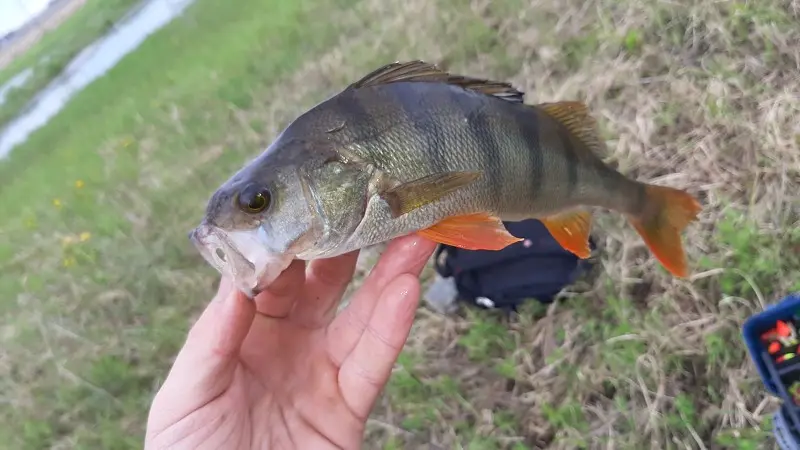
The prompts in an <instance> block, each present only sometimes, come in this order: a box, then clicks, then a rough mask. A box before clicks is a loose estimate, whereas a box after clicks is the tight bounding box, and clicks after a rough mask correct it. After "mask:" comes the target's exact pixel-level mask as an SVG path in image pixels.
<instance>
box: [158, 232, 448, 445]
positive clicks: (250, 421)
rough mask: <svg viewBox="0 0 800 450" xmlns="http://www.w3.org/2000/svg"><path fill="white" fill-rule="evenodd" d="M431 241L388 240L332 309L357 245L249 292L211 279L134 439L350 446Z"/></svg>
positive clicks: (384, 377)
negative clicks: (346, 299) (209, 297)
mask: <svg viewBox="0 0 800 450" xmlns="http://www.w3.org/2000/svg"><path fill="white" fill-rule="evenodd" d="M435 247H436V244H435V243H433V242H431V241H428V240H425V239H422V238H420V237H417V236H414V235H412V236H405V237H402V238H399V239H396V240H394V241H393V242H391V243H390V244H389V245H388V247H387V249H386V251H385V252H384V253H383V255H381V258H380V260H379V261H378V263H377V265H376V266H375V267H374V268H373V269H372V271H371V273H370V274H369V276H368V277H367V278H366V279H365V281H364V283H363V285H362V286H361V287H360V288H359V289H358V291H356V292H355V294H354V295H353V297H352V299H351V302H350V304H349V305H348V306H347V307H346V308H345V309H344V310H343V311H342V312H341V313H340V314H339V315H338V316H337V315H336V310H337V306H338V304H339V301H340V300H341V298H342V296H343V294H344V291H345V289H346V288H347V285H348V283H349V282H350V280H351V278H352V276H353V273H354V270H355V264H356V259H357V255H358V253H357V252H353V253H349V254H347V255H342V256H339V257H336V258H331V259H327V260H317V261H312V262H311V263H309V264H308V266H309V267H308V271H306V270H305V266H306V264H305V262H304V261H299V260H296V261H294V262H292V264H291V265H290V266H289V268H287V269H286V271H284V272H283V273H282V274H281V275H280V276H279V277H278V278H277V279H276V280H275V281H274V282H273V284H272V285H271V286H270V287H269V288H268V289H267V290H266V291H264V292H262V293H260V294H259V295H258V296H256V298H255V301H251V300H248V299H247V297H246V296H244V295H243V294H241V293H239V292H238V291H237V290H235V289H234V288H233V285H232V284H231V282H230V281H229V280H227V279H223V280H222V282H221V284H220V288H219V292H218V293H217V295H216V297H215V298H214V300H213V301H212V302H211V303H210V304H209V305H208V307H207V308H206V310H205V311H204V312H203V314H202V315H201V316H200V318H199V319H198V320H197V322H196V323H195V325H194V326H193V327H192V329H191V330H190V331H189V334H188V337H187V339H186V342H185V344H184V346H183V348H182V349H181V351H180V352H179V353H178V356H177V358H176V359H175V362H174V364H173V366H172V369H171V370H170V373H169V375H168V376H167V379H166V380H165V381H164V384H163V385H162V386H161V389H160V390H159V391H158V393H157V394H156V396H155V398H154V400H153V403H152V405H151V408H150V414H149V417H148V422H147V433H146V436H145V448H148V449H156V448H159V449H160V448H171V449H172V448H192V449H195V448H215V449H216V448H235V449H240V448H241V449H245V448H247V449H249V448H269V449H295V448H300V449H303V450H317V449H357V448H360V447H361V441H362V439H363V434H364V428H365V425H366V421H367V417H368V416H369V413H370V411H371V409H372V407H373V406H374V404H375V401H376V399H377V397H378V395H379V394H380V392H381V391H382V390H383V387H384V386H385V385H386V382H387V381H388V379H389V375H390V373H391V369H392V366H393V364H394V362H395V361H396V359H397V357H398V355H399V353H400V351H401V349H402V347H403V345H404V344H405V341H406V338H407V337H408V334H409V332H410V329H411V324H412V322H413V319H414V313H415V310H416V307H417V304H418V303H419V297H420V285H419V274H420V272H421V271H422V268H423V267H424V265H425V263H426V261H427V260H428V258H429V257H430V255H431V254H432V253H433V251H434V249H435Z"/></svg>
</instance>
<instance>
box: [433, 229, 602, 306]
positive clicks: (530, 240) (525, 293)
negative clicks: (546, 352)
mask: <svg viewBox="0 0 800 450" xmlns="http://www.w3.org/2000/svg"><path fill="white" fill-rule="evenodd" d="M504 224H505V226H506V228H507V229H508V231H509V232H510V233H511V234H513V235H514V236H517V237H521V238H524V240H523V241H520V242H517V243H515V244H512V245H509V246H508V247H506V248H504V249H502V250H499V251H491V250H464V249H461V248H457V247H452V246H449V245H444V244H442V245H440V246H439V247H438V248H437V249H436V252H435V254H434V258H435V260H434V261H435V268H436V272H437V273H438V274H439V276H440V277H444V278H450V277H452V281H454V284H455V290H456V291H457V300H459V301H466V302H469V303H472V304H474V305H476V306H479V307H481V308H504V309H510V310H513V311H516V309H517V307H518V306H519V305H520V304H521V303H522V302H524V301H525V300H528V299H536V300H538V301H539V302H542V303H551V302H552V301H553V300H554V297H555V295H556V294H558V293H559V292H560V291H561V290H562V289H563V288H564V287H565V286H567V285H569V284H571V283H573V282H574V281H575V280H576V279H577V278H578V276H579V275H580V274H581V273H582V272H583V271H585V270H588V269H589V268H590V262H589V260H581V259H580V258H578V257H577V256H575V255H574V254H572V253H570V252H569V251H567V250H565V249H564V248H563V247H561V245H560V244H559V243H558V242H556V240H555V239H553V237H552V235H550V232H549V231H547V228H545V227H544V225H543V224H542V223H541V222H540V221H538V220H534V219H531V220H525V221H521V222H504ZM589 246H590V247H591V248H592V249H593V250H594V248H595V243H594V240H592V239H591V238H590V239H589ZM439 281H441V279H440V280H439ZM440 297H441V295H440ZM440 301H441V300H440Z"/></svg>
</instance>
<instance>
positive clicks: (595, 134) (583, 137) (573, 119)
mask: <svg viewBox="0 0 800 450" xmlns="http://www.w3.org/2000/svg"><path fill="white" fill-rule="evenodd" d="M536 106H537V107H538V108H541V109H542V110H543V111H544V112H546V113H547V115H549V116H550V117H552V118H553V119H555V120H557V121H558V122H560V123H561V124H562V125H564V127H566V128H567V130H569V132H570V133H572V134H573V135H575V137H577V138H578V139H579V140H580V141H581V142H583V143H584V145H586V147H587V148H588V149H589V150H591V151H592V152H593V153H594V154H595V155H597V154H599V153H598V152H600V150H601V149H602V144H603V141H602V140H601V139H600V132H599V130H598V128H597V121H596V120H595V119H594V117H592V116H591V114H589V108H588V107H587V106H586V105H585V104H583V103H581V102H577V101H564V102H553V103H541V104H539V105H536Z"/></svg>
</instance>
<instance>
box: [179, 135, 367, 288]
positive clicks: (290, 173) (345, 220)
mask: <svg viewBox="0 0 800 450" xmlns="http://www.w3.org/2000/svg"><path fill="white" fill-rule="evenodd" d="M271 147H273V148H269V149H267V151H266V152H264V153H263V154H262V155H260V156H259V157H258V158H256V159H255V160H253V161H252V162H250V163H249V164H248V165H246V166H245V167H243V168H242V169H241V170H240V171H239V172H237V173H236V174H235V175H234V176H233V177H231V178H230V179H229V180H228V181H226V182H225V183H224V184H223V185H222V186H220V187H219V189H217V190H216V191H215V192H214V194H213V195H212V196H211V199H210V200H209V202H208V205H207V207H206V213H205V217H204V218H203V220H202V222H201V223H200V225H198V226H197V227H196V228H195V229H194V230H192V231H191V232H190V234H189V237H190V240H191V241H192V242H193V244H194V245H195V247H197V249H198V250H199V251H200V253H201V255H202V256H203V258H204V259H205V260H206V262H208V263H209V264H210V265H211V266H213V267H215V268H216V269H217V270H218V271H219V272H220V273H221V274H223V275H227V276H229V277H230V278H232V279H233V281H234V284H236V286H237V287H238V289H239V290H241V291H242V292H244V293H245V294H247V295H248V296H250V297H253V296H255V295H257V294H258V292H260V291H263V290H264V289H265V288H266V287H267V286H268V285H269V284H270V283H272V282H273V281H274V280H275V278H277V277H278V275H280V273H281V272H283V270H285V269H286V268H287V267H288V266H289V264H291V262H292V260H293V259H295V258H299V259H313V258H314V257H317V256H320V255H324V254H326V253H330V251H331V250H335V248H336V247H337V246H339V245H341V244H342V243H343V242H344V241H345V240H346V239H347V237H349V236H350V235H351V234H352V232H353V231H354V230H355V228H356V226H357V225H358V223H359V222H360V221H361V218H362V217H363V210H364V208H365V205H366V202H365V199H366V192H367V182H366V181H365V180H367V176H366V175H365V174H364V173H363V172H361V171H359V170H358V169H355V168H353V167H351V166H348V165H346V164H344V163H342V162H340V161H339V160H338V159H337V158H336V157H335V154H332V153H330V152H328V151H322V150H321V149H320V148H318V147H317V148H315V146H314V145H313V144H311V143H309V142H304V141H297V140H290V141H289V142H288V143H280V142H279V143H278V144H273V146H271ZM332 155H334V156H333V157H332Z"/></svg>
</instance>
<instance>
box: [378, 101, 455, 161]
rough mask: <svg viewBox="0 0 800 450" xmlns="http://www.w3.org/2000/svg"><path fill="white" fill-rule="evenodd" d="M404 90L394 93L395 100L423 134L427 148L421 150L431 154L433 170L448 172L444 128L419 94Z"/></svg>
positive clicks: (421, 134)
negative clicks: (422, 102) (420, 99)
mask: <svg viewBox="0 0 800 450" xmlns="http://www.w3.org/2000/svg"><path fill="white" fill-rule="evenodd" d="M414 87H415V86H414V85H411V86H409V87H408V89H412V88H414ZM404 91H405V89H398V91H397V92H395V93H394V94H395V95H392V98H393V100H394V101H396V102H397V103H398V104H399V105H400V108H401V109H402V110H403V114H404V115H405V117H406V120H408V122H409V123H411V125H412V126H413V127H414V129H415V130H416V131H417V132H418V135H419V136H421V138H422V141H423V142H424V144H423V145H425V147H426V148H424V149H419V150H420V151H424V152H425V154H427V155H428V156H430V159H429V161H430V165H431V166H430V168H431V169H432V172H439V173H442V172H446V171H447V170H448V166H447V159H446V155H445V150H446V146H447V139H446V135H445V132H444V128H443V127H441V126H440V124H439V123H438V122H437V121H436V120H435V119H434V117H432V116H431V114H430V108H428V107H427V106H428V105H424V104H420V102H419V100H418V99H419V96H418V95H413V93H410V92H409V93H405V92H404Z"/></svg>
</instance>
